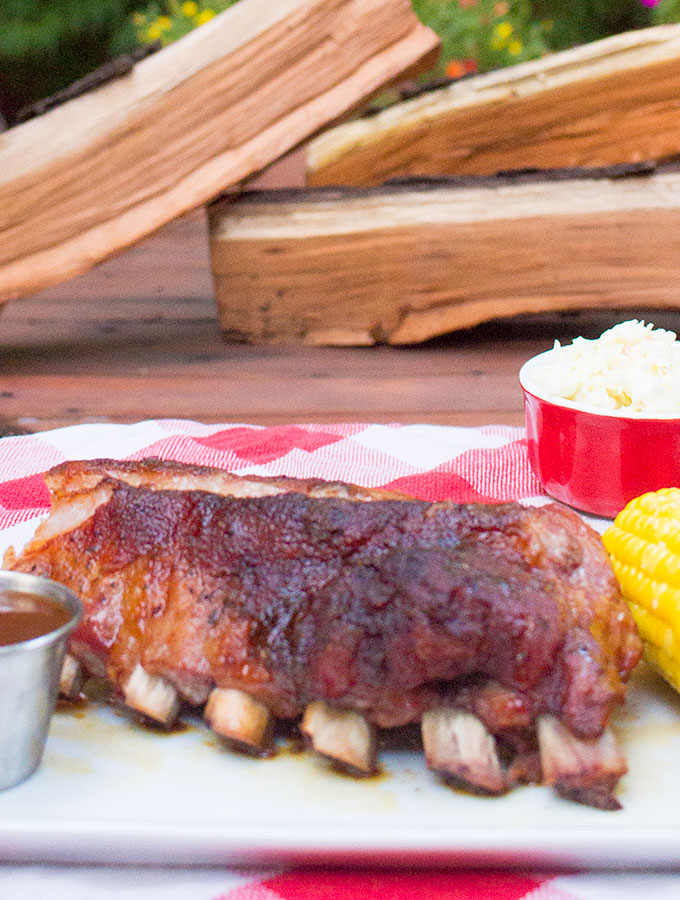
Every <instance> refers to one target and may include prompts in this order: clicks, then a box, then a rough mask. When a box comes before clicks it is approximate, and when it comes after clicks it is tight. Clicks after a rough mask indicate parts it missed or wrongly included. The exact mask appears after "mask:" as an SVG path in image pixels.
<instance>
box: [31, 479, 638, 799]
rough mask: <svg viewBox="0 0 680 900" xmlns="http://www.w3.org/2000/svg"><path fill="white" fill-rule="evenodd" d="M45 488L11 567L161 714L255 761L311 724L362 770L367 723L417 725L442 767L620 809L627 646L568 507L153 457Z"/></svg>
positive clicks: (593, 540) (630, 659)
mask: <svg viewBox="0 0 680 900" xmlns="http://www.w3.org/2000/svg"><path fill="white" fill-rule="evenodd" d="M46 480H47V482H48V484H49V486H50V488H51V491H52V496H53V510H52V514H51V516H50V517H49V518H48V520H47V521H46V523H44V525H43V526H41V528H40V529H39V531H38V533H37V534H36V538H35V539H34V541H33V542H32V544H31V545H29V546H28V547H27V548H26V550H25V551H24V553H23V554H22V555H21V556H20V558H19V559H18V560H16V562H15V563H14V568H16V569H20V570H22V571H30V572H36V573H39V574H44V575H47V576H49V577H51V578H54V579H56V580H57V581H61V582H63V583H65V584H68V585H69V586H71V587H73V588H74V589H75V590H76V591H78V593H79V594H80V596H81V597H82V599H83V601H84V604H85V617H84V620H83V622H82V624H81V626H80V627H79V628H78V630H77V632H76V633H75V634H74V636H73V639H72V644H71V653H72V654H73V655H74V656H75V657H77V658H78V659H80V660H81V661H82V662H83V663H84V664H85V666H86V667H87V668H88V669H90V670H93V671H95V672H99V673H101V674H103V673H105V674H106V676H107V677H108V678H109V679H110V680H111V681H112V683H113V684H114V685H115V686H116V687H117V689H118V690H119V691H120V692H121V694H122V695H123V696H124V698H125V700H126V702H128V703H129V704H130V705H132V706H134V707H136V708H138V709H141V710H143V711H144V712H146V713H147V714H148V715H151V716H154V717H155V718H158V719H160V720H166V721H168V720H171V719H172V717H173V716H175V715H176V710H177V699H178V697H182V698H184V699H185V700H187V701H189V702H190V703H192V704H195V705H200V704H203V703H206V701H207V706H206V718H207V719H208V721H209V722H210V723H211V725H212V726H213V727H215V728H216V730H217V731H219V732H220V733H222V734H223V735H225V736H226V737H227V738H229V739H230V740H232V741H233V742H235V743H236V744H238V745H240V746H242V747H245V748H248V749H250V750H254V751H258V752H263V751H267V750H269V749H270V744H269V741H270V735H271V725H272V717H274V718H286V719H291V718H297V717H302V722H301V729H302V731H303V733H304V734H306V735H307V737H308V739H309V740H310V742H311V743H312V745H313V746H314V748H315V749H317V750H318V751H319V752H321V753H324V754H325V755H328V756H330V757H332V758H334V759H335V760H336V761H339V762H341V763H342V764H344V765H345V766H347V767H348V768H350V769H352V770H354V771H357V772H364V773H365V772H370V771H371V770H372V769H373V768H374V765H375V746H376V740H375V729H376V727H379V728H391V727H395V726H400V725H405V724H407V723H411V722H422V728H423V740H424V749H425V754H426V758H427V761H428V764H429V765H430V767H431V768H433V769H435V770H437V771H440V772H442V773H443V774H444V775H445V776H446V777H449V778H452V779H454V780H457V781H464V782H465V783H466V784H467V785H469V786H471V787H472V788H474V789H477V790H480V791H484V792H490V793H500V792H502V791H504V790H507V789H508V788H509V787H511V786H512V785H513V784H514V783H516V782H518V781H524V780H529V781H531V780H533V781H543V782H546V783H552V784H555V785H556V787H557V789H558V790H559V791H560V792H561V793H563V794H566V795H567V796H570V797H572V798H573V799H577V800H580V801H582V802H586V803H591V804H593V805H597V806H600V807H604V808H616V807H617V806H618V803H617V801H616V799H615V797H614V794H613V790H614V788H615V786H616V783H617V781H618V779H619V777H620V776H621V774H623V772H625V770H626V766H625V760H624V759H623V755H622V754H621V751H620V749H619V748H618V745H617V744H616V742H615V741H614V739H613V736H612V735H611V732H609V731H608V729H607V723H608V719H609V716H610V713H611V711H612V708H613V707H614V706H615V705H616V704H617V703H619V702H621V701H622V700H623V696H624V690H625V681H626V679H627V678H628V675H629V674H630V671H631V670H632V668H633V666H634V665H635V663H636V662H637V660H638V658H639V654H640V645H639V641H638V638H637V635H636V632H635V627H634V624H633V622H632V619H631V617H630V614H629V612H628V610H627V607H626V606H625V604H624V602H623V600H622V598H621V596H620V594H619V591H618V587H617V584H616V581H615V579H614V576H613V573H612V571H611V568H610V566H609V562H608V560H607V557H606V554H605V553H604V550H603V548H602V545H601V542H600V539H599V537H598V536H597V535H596V534H595V533H594V532H593V531H592V530H591V529H589V528H588V527H587V526H586V525H585V524H584V523H583V522H582V521H581V519H580V518H579V517H578V516H577V515H576V514H574V513H571V512H569V511H566V510H563V509H561V508H558V507H557V506H548V507H543V508H540V509H533V508H523V507H521V506H519V505H518V504H502V505H496V506H484V505H461V504H454V503H426V502H421V501H416V500H406V499H376V495H375V494H373V493H372V492H370V491H366V490H365V489H360V488H354V487H352V486H346V485H341V484H330V485H329V484H328V483H325V482H301V481H295V480H289V479H258V478H245V479H243V478H238V477H237V476H233V475H229V474H228V473H222V472H219V471H217V470H209V469H198V468H190V467H182V466H179V465H177V464H160V463H158V462H157V461H155V462H148V461H145V462H144V463H141V464H134V463H133V464H130V463H128V464H120V463H113V462H111V461H100V462H95V463H83V464H78V463H69V464H65V465H64V466H61V467H58V468H57V469H56V470H53V471H52V472H51V473H49V474H48V476H47V479H46ZM192 488H198V489H192ZM260 495H264V496H260ZM338 495H340V496H338ZM378 496H379V497H380V496H383V497H384V496H388V495H384V494H383V495H378ZM358 500H370V501H371V502H356V501H358Z"/></svg>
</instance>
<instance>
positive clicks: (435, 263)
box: [210, 165, 680, 344]
mask: <svg viewBox="0 0 680 900" xmlns="http://www.w3.org/2000/svg"><path fill="white" fill-rule="evenodd" d="M210 221H211V228H212V234H211V252H212V265H213V272H214V276H215V286H216V293H217V300H218V304H219V310H220V317H221V322H222V327H223V329H224V331H225V332H227V333H228V334H229V335H231V336H237V337H240V338H242V339H245V340H250V341H281V340H291V339H297V340H304V341H305V342H307V343H310V344H369V343H373V342H386V343H391V344H409V343H415V342H419V341H423V340H426V339H427V338H431V337H433V336H435V335H440V334H444V333H446V332H449V331H453V330H456V329H460V328H467V327H469V326H472V325H475V324H477V323H480V322H483V321H487V320H490V319H493V318H497V317H504V316H511V315H515V314H518V313H536V312H546V311H555V310H574V309H588V308H602V307H605V308H616V309H625V308H627V307H638V308H639V307H645V306H647V307H651V306H654V307H666V308H677V307H678V306H679V305H680V168H678V167H675V166H670V165H669V166H666V167H665V168H663V169H659V170H657V171H651V172H647V173H646V174H637V173H636V174H632V175H631V174H626V173H625V170H624V172H620V171H618V170H614V171H612V170H604V171H596V172H580V173H579V172H571V173H565V172H561V173H557V174H556V175H553V176H548V177H541V176H540V175H536V174H527V175H519V176H516V177H507V178H488V177H482V178H480V179H470V178H464V179H453V180H450V181H449V182H448V183H446V182H443V181H437V182H434V183H418V184H410V185H403V184H402V185H393V186H389V185H388V186H384V187H382V188H375V189H372V190H363V191H360V190H355V189H345V190H341V189H337V190H311V189H310V190H302V191H285V192H281V193H270V194H257V193H253V194H244V195H243V196H242V197H241V198H240V199H239V200H237V201H236V202H235V203H232V204H229V205H227V204H224V203H218V204H215V205H214V206H213V207H212V208H211V210H210Z"/></svg>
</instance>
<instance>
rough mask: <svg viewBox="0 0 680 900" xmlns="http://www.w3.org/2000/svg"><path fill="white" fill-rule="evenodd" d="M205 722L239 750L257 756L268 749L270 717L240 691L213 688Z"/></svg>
mask: <svg viewBox="0 0 680 900" xmlns="http://www.w3.org/2000/svg"><path fill="white" fill-rule="evenodd" d="M205 719H206V721H207V722H208V724H209V725H210V727H211V728H212V730H213V731H215V732H216V733H217V734H219V735H221V736H222V737H224V738H226V739H227V740H228V741H233V742H234V743H236V744H238V745H239V747H242V748H244V749H246V750H249V751H251V752H254V753H258V754H264V753H267V752H269V750H270V749H271V732H272V717H271V714H270V712H269V710H268V709H267V707H266V706H264V704H262V703H260V702H259V701H258V700H254V699H253V698H252V697H250V696H249V695H248V694H245V693H244V692H243V691H237V690H233V689H226V688H215V689H214V690H213V691H212V693H211V694H210V697H209V698H208V702H207V704H206V707H205Z"/></svg>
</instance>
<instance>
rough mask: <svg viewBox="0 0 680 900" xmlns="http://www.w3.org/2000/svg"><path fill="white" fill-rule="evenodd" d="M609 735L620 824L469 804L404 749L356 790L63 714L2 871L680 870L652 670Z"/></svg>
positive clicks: (93, 715) (507, 804)
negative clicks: (619, 774) (244, 866)
mask: <svg viewBox="0 0 680 900" xmlns="http://www.w3.org/2000/svg"><path fill="white" fill-rule="evenodd" d="M615 728H616V730H617V732H618V734H619V735H620V736H621V738H622V740H623V742H624V745H625V750H626V753H627V756H628V761H629V766H630V773H629V775H627V776H626V777H625V778H624V779H623V781H622V783H621V787H620V793H619V797H620V800H621V802H622V803H623V806H624V809H623V810H622V811H620V812H615V813H612V812H602V811H599V810H594V809H590V808H587V807H584V806H579V805H577V804H574V803H570V802H568V801H566V800H563V799H561V798H560V797H558V796H556V795H555V793H554V792H553V791H551V790H550V789H549V788H543V787H526V788H520V789H518V790H515V791H513V792H512V793H511V794H509V795H508V796H506V797H499V798H480V797H473V796H468V795H465V794H463V793H460V792H456V791H453V790H451V789H450V788H448V787H446V786H445V785H443V784H441V783H440V782H439V781H438V780H437V778H436V777H435V776H434V775H433V774H432V773H430V772H428V771H427V770H426V769H425V766H424V762H423V758H422V754H421V753H418V752H415V751H411V750H403V751H401V750H391V751H389V752H388V753H385V754H384V755H383V756H382V758H381V764H382V767H383V770H384V771H383V773H382V774H381V775H380V776H379V777H377V778H376V779H373V780H371V779H369V780H353V779H350V778H348V777H344V776H341V775H338V774H336V773H334V772H333V771H332V770H330V769H329V767H328V766H327V765H326V763H325V762H324V761H322V760H320V759H318V758H315V757H314V756H312V755H311V754H308V753H296V754H293V753H290V752H283V753H282V754H281V755H279V756H278V757H276V758H274V759H269V760H255V759H249V758H246V757H241V756H238V755H235V754H232V753H230V752H229V751H228V750H226V749H225V748H223V747H222V746H221V745H220V743H219V742H218V741H217V739H216V738H215V737H214V736H212V735H211V734H210V732H209V731H208V730H207V729H205V728H204V727H203V726H202V724H201V723H198V722H197V723H194V725H192V726H191V727H189V728H188V729H187V730H185V731H183V732H179V733H172V734H168V735H163V734H158V733H156V732H153V731H150V730H147V729H144V728H142V727H140V726H139V725H137V724H135V723H133V722H132V721H130V720H129V719H128V718H127V717H126V716H125V715H123V714H122V713H121V712H119V711H117V710H115V709H111V708H105V707H98V706H95V705H93V706H90V707H89V708H85V709H81V708H77V709H72V710H63V711H59V712H57V714H56V716H55V718H54V720H53V723H52V728H51V732H50V736H49V740H48V746H47V750H46V754H45V758H44V761H43V764H42V767H41V769H40V770H39V772H38V773H37V774H36V775H34V776H33V777H32V778H31V779H29V780H28V781H27V782H25V783H24V784H23V785H20V786H19V787H17V788H14V789H13V790H10V791H6V792H4V793H2V794H0V859H3V860H10V859H13V860H41V861H72V862H130V863H140V862H141V863H143V862H148V863H183V864H186V863H194V864H199V863H204V864H205V863H243V862H258V863H263V862H268V863H271V862H277V863H278V862H282V861H292V860H295V861H307V862H333V863H336V864H337V863H339V862H351V863H353V864H359V863H366V864H369V863H370V864H374V863H389V864H391V865H395V864H407V863H408V864H410V865H414V864H423V865H463V864H467V865H470V864H476V865H482V864H484V865H486V864H503V865H509V864H514V865H524V866H532V867H538V866H565V867H572V866H591V867H598V866H615V867H617V868H622V867H633V866H644V865H654V866H676V867H677V866H680V702H679V701H678V697H677V696H676V695H675V694H674V693H673V692H672V691H671V690H670V688H668V687H666V686H665V684H664V683H663V682H662V681H661V680H660V679H657V677H656V676H655V675H653V674H652V673H650V672H648V671H645V670H644V669H643V670H641V671H639V672H638V673H636V676H635V677H634V679H633V683H632V687H631V691H630V695H629V699H628V701H627V703H626V706H625V709H623V710H621V711H620V712H619V714H618V715H617V716H616V719H615Z"/></svg>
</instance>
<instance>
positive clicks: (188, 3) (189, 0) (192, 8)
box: [182, 0, 198, 19]
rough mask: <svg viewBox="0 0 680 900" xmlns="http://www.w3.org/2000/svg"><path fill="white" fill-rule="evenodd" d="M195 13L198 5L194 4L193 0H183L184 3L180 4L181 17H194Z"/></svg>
mask: <svg viewBox="0 0 680 900" xmlns="http://www.w3.org/2000/svg"><path fill="white" fill-rule="evenodd" d="M197 12H198V3H194V0H185V2H184V3H183V4H182V15H185V16H186V17H187V19H190V18H191V17H192V16H195V15H196V13H197Z"/></svg>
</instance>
